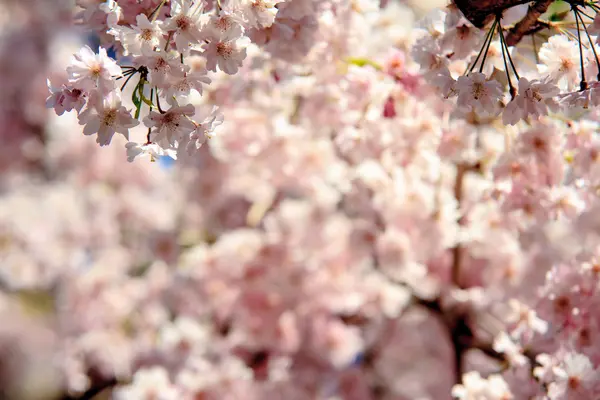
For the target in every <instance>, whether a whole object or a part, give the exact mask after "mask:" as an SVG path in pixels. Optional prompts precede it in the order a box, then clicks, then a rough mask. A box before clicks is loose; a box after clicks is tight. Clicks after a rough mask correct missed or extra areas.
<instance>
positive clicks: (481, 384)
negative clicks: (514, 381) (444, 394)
mask: <svg viewBox="0 0 600 400" xmlns="http://www.w3.org/2000/svg"><path fill="white" fill-rule="evenodd" d="M452 397H454V398H456V399H460V400H510V399H513V396H512V393H511V391H510V388H509V387H508V384H507V383H506V381H505V380H504V379H503V378H502V376H500V375H497V374H494V375H491V376H489V377H488V379H484V378H482V377H481V375H480V374H479V372H477V371H471V372H468V373H466V374H464V375H463V376H462V384H459V385H454V387H453V388H452Z"/></svg>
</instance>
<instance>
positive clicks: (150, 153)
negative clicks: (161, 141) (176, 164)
mask: <svg viewBox="0 0 600 400" xmlns="http://www.w3.org/2000/svg"><path fill="white" fill-rule="evenodd" d="M125 148H126V149H127V161H129V162H133V160H135V159H136V158H137V157H138V156H141V157H149V158H150V161H152V162H154V161H156V160H157V159H159V158H161V157H163V156H169V157H171V158H173V159H177V156H176V154H175V151H174V150H173V149H163V148H162V147H160V146H159V145H158V144H156V143H146V144H140V143H135V142H128V143H127V144H126V145H125Z"/></svg>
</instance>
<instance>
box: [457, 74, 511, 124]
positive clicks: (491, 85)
mask: <svg viewBox="0 0 600 400" xmlns="http://www.w3.org/2000/svg"><path fill="white" fill-rule="evenodd" d="M456 90H457V91H458V99H457V104H458V105H459V106H460V107H461V108H462V109H463V110H465V111H474V112H476V113H479V114H482V115H495V114H497V113H498V112H499V109H500V106H499V102H500V99H501V98H502V87H501V86H500V83H498V82H497V81H496V80H488V79H487V77H486V76H485V75H484V74H482V73H479V72H472V73H470V74H469V75H466V76H461V77H459V78H458V81H457V83H456Z"/></svg>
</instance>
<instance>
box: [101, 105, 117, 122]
mask: <svg viewBox="0 0 600 400" xmlns="http://www.w3.org/2000/svg"><path fill="white" fill-rule="evenodd" d="M116 121H117V110H115V109H114V108H111V109H110V110H107V111H106V112H105V113H104V118H102V124H104V125H106V126H113V125H114V124H115V122H116Z"/></svg>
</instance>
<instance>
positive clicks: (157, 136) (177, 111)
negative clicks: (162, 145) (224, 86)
mask: <svg viewBox="0 0 600 400" xmlns="http://www.w3.org/2000/svg"><path fill="white" fill-rule="evenodd" d="M194 113H195V109H194V106H193V105H191V104H188V105H186V106H183V107H179V106H177V105H175V106H173V107H171V108H170V109H169V110H167V111H166V112H164V113H160V112H156V111H152V112H150V114H149V115H148V116H147V117H146V118H144V124H145V125H146V126H147V127H148V128H154V129H152V132H151V136H150V139H151V140H152V142H160V141H163V140H166V142H167V143H170V144H172V145H173V144H175V143H177V142H179V141H181V139H182V138H183V137H184V136H185V135H187V134H189V133H190V132H192V131H193V130H194V129H196V125H194V123H193V122H192V121H191V120H190V119H189V118H188V117H191V116H192V115H194Z"/></svg>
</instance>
